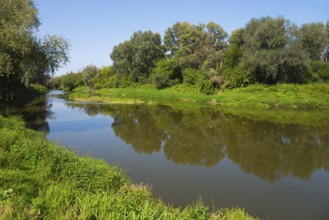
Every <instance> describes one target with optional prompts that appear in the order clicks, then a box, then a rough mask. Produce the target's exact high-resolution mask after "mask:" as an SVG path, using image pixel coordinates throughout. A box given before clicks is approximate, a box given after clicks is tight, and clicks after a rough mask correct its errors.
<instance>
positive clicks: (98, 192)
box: [0, 116, 253, 220]
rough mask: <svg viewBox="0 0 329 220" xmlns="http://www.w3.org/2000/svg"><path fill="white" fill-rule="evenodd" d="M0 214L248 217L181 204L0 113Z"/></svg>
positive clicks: (29, 216) (35, 216)
mask: <svg viewBox="0 0 329 220" xmlns="http://www.w3.org/2000/svg"><path fill="white" fill-rule="evenodd" d="M0 219H232V220H233V219H246V220H248V219H253V217H251V216H249V215H248V214H246V213H245V211H243V210H242V209H240V208H234V209H219V210H211V209H210V208H209V207H207V206H205V205H204V204H203V203H202V202H201V201H196V202H195V203H194V204H193V205H190V206H187V207H186V208H184V209H180V208H174V207H172V206H170V205H168V204H165V203H164V202H162V201H161V199H158V198H155V197H154V196H153V195H152V193H151V191H150V189H149V187H147V186H145V185H141V184H132V183H131V182H130V181H129V178H128V177H127V175H126V174H125V171H123V170H121V169H120V168H118V167H115V166H110V165H108V164H107V163H105V162H104V161H101V160H96V159H93V158H90V157H78V156H77V155H75V154H74V153H73V152H71V151H69V150H67V149H66V148H63V147H60V146H58V145H56V144H54V143H51V142H49V141H47V140H46V138H45V137H44V135H43V134H41V133H37V132H35V131H32V130H28V129H26V128H25V127H24V123H23V122H22V120H20V119H18V118H10V119H7V118H4V117H2V116H0Z"/></svg>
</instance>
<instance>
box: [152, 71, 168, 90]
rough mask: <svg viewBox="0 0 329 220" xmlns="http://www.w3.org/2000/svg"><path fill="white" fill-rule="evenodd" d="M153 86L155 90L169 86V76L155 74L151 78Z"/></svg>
mask: <svg viewBox="0 0 329 220" xmlns="http://www.w3.org/2000/svg"><path fill="white" fill-rule="evenodd" d="M153 84H154V86H155V88H156V89H164V88H166V87H168V86H169V85H170V81H169V76H168V75H167V74H165V73H156V74H154V76H153Z"/></svg>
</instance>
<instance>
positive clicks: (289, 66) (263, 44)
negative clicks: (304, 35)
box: [241, 17, 310, 84]
mask: <svg viewBox="0 0 329 220" xmlns="http://www.w3.org/2000/svg"><path fill="white" fill-rule="evenodd" d="M244 30H245V31H244V34H243V40H244V41H245V43H244V44H243V46H242V50H243V55H242V59H241V62H242V64H243V65H244V67H245V68H247V70H249V71H250V72H251V74H252V76H251V77H252V78H253V79H254V80H255V81H256V82H259V83H267V84H274V83H278V82H288V83H302V82H304V81H305V80H306V77H307V74H308V71H307V69H308V68H309V64H310V59H309V57H308V53H307V51H306V49H305V47H303V45H302V44H301V43H300V42H301V41H300V40H299V38H298V29H297V27H296V25H294V24H292V23H290V22H289V21H288V20H286V19H284V18H281V17H279V18H276V19H274V18H270V17H264V18H260V19H251V21H250V22H249V23H248V24H247V25H246V27H245V29H244Z"/></svg>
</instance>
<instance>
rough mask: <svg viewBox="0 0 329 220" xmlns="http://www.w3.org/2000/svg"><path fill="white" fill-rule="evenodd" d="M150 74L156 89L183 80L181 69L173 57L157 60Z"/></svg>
mask: <svg viewBox="0 0 329 220" xmlns="http://www.w3.org/2000/svg"><path fill="white" fill-rule="evenodd" d="M151 75H152V79H153V83H154V85H155V87H156V88H157V89H163V88H165V87H168V86H172V85H175V84H178V83H182V82H183V75H182V70H181V68H180V67H179V65H178V63H177V61H176V59H174V58H171V59H162V60H159V61H158V62H157V63H156V64H155V67H154V68H153V70H152V74H151Z"/></svg>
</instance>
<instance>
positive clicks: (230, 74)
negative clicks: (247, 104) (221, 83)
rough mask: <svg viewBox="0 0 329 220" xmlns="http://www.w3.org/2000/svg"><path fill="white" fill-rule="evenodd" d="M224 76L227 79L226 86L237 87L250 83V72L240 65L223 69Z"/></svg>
mask: <svg viewBox="0 0 329 220" xmlns="http://www.w3.org/2000/svg"><path fill="white" fill-rule="evenodd" d="M224 78H225V79H226V80H227V81H228V82H227V85H226V87H228V88H239V87H245V86H247V85H248V84H249V83H251V74H250V72H249V71H248V70H246V69H245V68H244V67H242V66H237V67H235V68H227V69H226V70H224Z"/></svg>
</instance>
